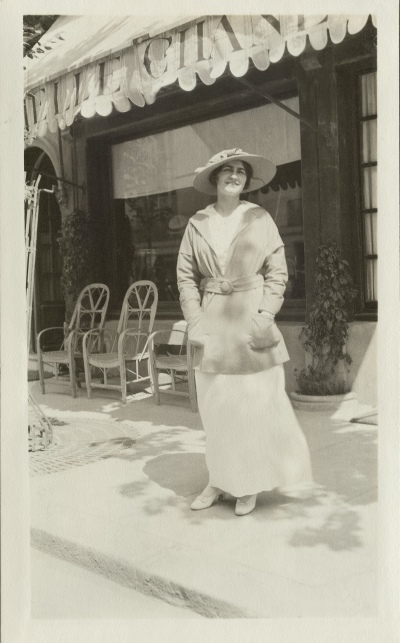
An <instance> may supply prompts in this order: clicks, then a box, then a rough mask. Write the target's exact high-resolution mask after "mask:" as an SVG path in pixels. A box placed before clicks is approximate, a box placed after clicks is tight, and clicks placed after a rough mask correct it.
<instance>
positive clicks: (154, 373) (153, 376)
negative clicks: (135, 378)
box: [149, 353, 160, 406]
mask: <svg viewBox="0 0 400 643" xmlns="http://www.w3.org/2000/svg"><path fill="white" fill-rule="evenodd" d="M149 365H150V374H151V378H150V381H151V389H152V393H153V395H154V400H155V403H156V404H157V406H160V390H159V388H158V371H157V368H156V365H155V360H154V357H153V354H152V353H150V357H149Z"/></svg>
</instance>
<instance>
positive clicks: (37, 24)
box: [23, 15, 59, 58]
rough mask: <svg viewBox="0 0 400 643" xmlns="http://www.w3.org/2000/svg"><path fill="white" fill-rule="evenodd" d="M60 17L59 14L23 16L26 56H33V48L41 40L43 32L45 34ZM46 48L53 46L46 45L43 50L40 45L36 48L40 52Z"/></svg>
mask: <svg viewBox="0 0 400 643" xmlns="http://www.w3.org/2000/svg"><path fill="white" fill-rule="evenodd" d="M58 17H59V16H58V15H57V16H56V15H51V16H50V15H46V16H36V15H25V16H24V17H23V43H24V56H28V57H29V58H33V51H32V50H33V48H34V47H35V45H36V44H37V43H38V42H39V40H40V38H41V37H42V36H43V34H45V33H46V31H48V30H49V29H50V27H51V25H52V24H53V23H54V22H55V21H56V20H57V18H58ZM45 49H51V47H49V46H46V47H44V49H43V50H41V49H40V47H39V48H37V49H36V51H37V52H38V53H43V52H44V50H45Z"/></svg>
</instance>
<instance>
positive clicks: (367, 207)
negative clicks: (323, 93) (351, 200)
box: [359, 72, 378, 308]
mask: <svg viewBox="0 0 400 643" xmlns="http://www.w3.org/2000/svg"><path fill="white" fill-rule="evenodd" d="M359 82H360V111H359V135H360V143H361V144H360V169H361V223H362V239H363V267H364V301H365V305H366V307H367V308H368V307H372V306H374V305H376V302H377V300H378V290H377V269H378V250H377V223H378V207H377V169H378V168H377V86H376V72H370V73H364V74H362V75H361V76H360V78H359Z"/></svg>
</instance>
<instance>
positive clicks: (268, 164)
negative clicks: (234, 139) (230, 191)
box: [193, 148, 276, 194]
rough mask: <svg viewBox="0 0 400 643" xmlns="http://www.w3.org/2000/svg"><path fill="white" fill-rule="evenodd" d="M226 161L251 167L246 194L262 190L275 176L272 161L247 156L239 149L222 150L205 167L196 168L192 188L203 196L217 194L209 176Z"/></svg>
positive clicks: (260, 157)
mask: <svg viewBox="0 0 400 643" xmlns="http://www.w3.org/2000/svg"><path fill="white" fill-rule="evenodd" d="M227 159H233V160H235V161H245V162H246V163H248V164H249V165H251V167H252V169H253V176H252V178H251V180H250V184H249V186H248V187H247V188H246V192H252V190H258V189H259V188H262V186H263V185H266V184H267V183H269V182H270V181H272V179H273V178H274V176H275V174H276V166H275V165H274V163H272V161H269V160H268V159H266V158H264V157H263V156H259V155H258V154H248V153H247V152H243V150H241V149H239V148H233V149H232V150H223V151H222V152H218V154H214V156H212V157H211V158H210V160H209V161H208V163H207V165H205V166H204V167H198V168H197V170H195V172H196V176H195V177H194V180H193V187H194V188H195V189H196V190H198V191H199V192H205V194H217V188H216V186H215V185H212V183H210V174H211V173H212V172H213V171H214V170H215V169H216V168H217V167H220V166H221V165H224V164H225V163H226V162H227Z"/></svg>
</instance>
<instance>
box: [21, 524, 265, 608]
mask: <svg viewBox="0 0 400 643" xmlns="http://www.w3.org/2000/svg"><path fill="white" fill-rule="evenodd" d="M31 546H32V547H34V548H35V549H38V550H39V551H42V552H44V553H46V554H50V555H52V556H56V557H57V558H61V559H62V560H65V561H67V562H70V563H73V564H75V565H79V566H80V567H83V568H85V569H87V570H89V571H91V572H94V573H96V574H100V575H101V576H104V577H106V578H108V579H109V580H112V581H114V582H116V583H118V584H119V585H123V586H124V587H129V588H131V589H134V590H136V591H138V592H141V593H142V594H145V595H147V596H151V597H152V598H158V599H161V600H163V601H165V602H166V603H169V604H171V605H174V606H177V607H180V608H187V609H190V610H192V611H193V612H196V613H197V614H200V615H201V616H205V617H206V618H262V616H261V615H259V614H251V613H250V612H249V611H244V610H243V609H242V608H240V607H238V606H236V605H234V604H231V603H227V602H225V601H221V600H220V599H218V598H215V597H214V596H211V595H207V594H202V593H200V592H197V591H196V590H194V589H191V588H188V587H184V586H182V585H180V584H178V583H175V582H173V581H170V580H168V579H167V578H164V577H162V576H158V575H156V574H150V573H148V572H144V571H143V570H141V569H140V568H139V567H135V566H134V565H131V564H130V563H128V562H126V561H124V560H122V559H117V558H113V557H111V556H108V555H107V554H104V553H102V552H98V551H96V550H94V549H91V548H89V547H84V546H82V545H77V544H76V543H74V542H72V541H70V540H68V539H66V538H60V537H59V536H53V535H51V534H49V533H47V532H45V531H43V530H41V529H36V528H32V529H31Z"/></svg>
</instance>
